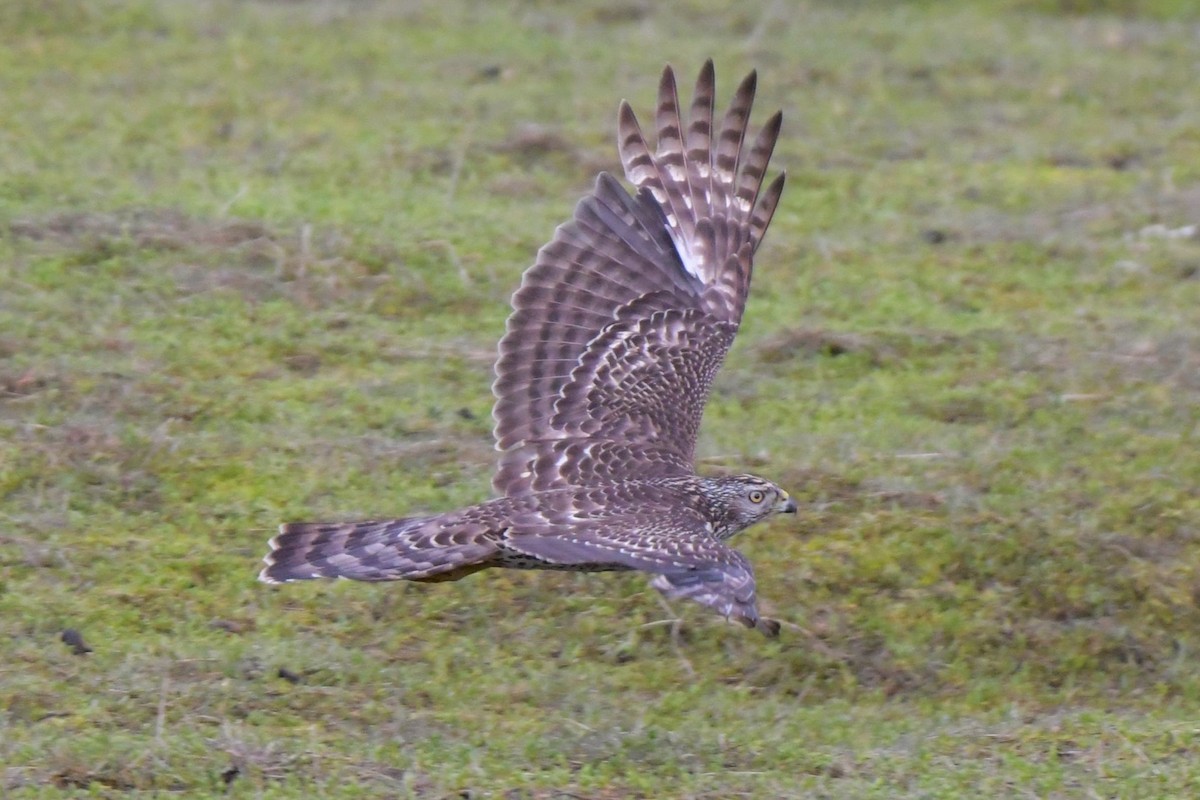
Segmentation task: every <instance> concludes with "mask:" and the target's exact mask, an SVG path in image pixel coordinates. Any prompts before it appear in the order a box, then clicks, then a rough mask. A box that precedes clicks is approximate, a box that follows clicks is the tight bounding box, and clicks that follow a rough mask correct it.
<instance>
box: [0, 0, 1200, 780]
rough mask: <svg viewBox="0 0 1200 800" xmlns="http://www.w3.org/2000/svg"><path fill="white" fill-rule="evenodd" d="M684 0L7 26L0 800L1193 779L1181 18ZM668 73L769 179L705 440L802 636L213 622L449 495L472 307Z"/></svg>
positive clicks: (85, 11) (1189, 136) (296, 612)
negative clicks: (325, 538) (761, 127)
mask: <svg viewBox="0 0 1200 800" xmlns="http://www.w3.org/2000/svg"><path fill="white" fill-rule="evenodd" d="M726 6H727V4H724V3H717V2H707V0H697V1H696V2H692V3H688V4H687V5H686V7H684V6H678V5H675V6H669V5H667V4H663V5H662V6H658V5H656V4H652V3H638V2H633V3H617V4H613V3H611V2H595V3H580V4H560V3H547V2H511V3H502V4H494V5H486V6H485V5H484V4H474V3H468V2H460V0H445V1H444V2H439V3H418V2H396V3H385V2H378V3H341V2H337V3H335V2H298V3H267V2H245V3H233V2H228V3H218V2H198V3H181V2H170V1H169V0H162V1H161V2H147V3H124V4H123V3H115V2H109V3H86V4H85V3H77V2H71V1H70V0H58V1H57V2H53V3H43V2H35V0H14V1H13V2H9V3H6V4H4V6H3V10H0V31H2V33H0V37H2V41H3V47H0V75H2V76H3V77H2V78H0V87H2V88H0V92H2V93H3V106H4V109H3V117H4V123H3V125H2V126H0V175H2V176H3V177H2V179H0V634H2V636H0V763H2V765H3V771H2V772H0V794H5V795H6V796H9V797H33V796H38V797H60V796H62V797H65V796H77V795H87V796H116V795H119V794H122V793H125V792H128V791H134V790H145V791H147V792H156V793H158V794H179V795H181V796H189V797H192V796H206V795H211V796H232V797H292V796H300V795H301V794H306V795H310V796H329V797H362V796H377V795H390V796H411V797H445V796H454V797H459V796H470V797H493V796H494V797H538V798H542V797H558V796H561V797H586V798H618V797H655V798H658V797H712V798H718V797H719V798H727V797H736V796H746V797H772V796H780V797H831V798H834V797H836V798H850V797H877V798H929V797H944V798H958V797H964V796H977V797H1005V798H1007V797H1018V796H1021V797H1062V798H1074V797H1105V798H1110V797H1111V798H1115V797H1127V798H1146V797H1188V796H1195V795H1196V794H1197V793H1200V660H1198V658H1197V650H1198V649H1200V613H1198V610H1197V603H1198V598H1200V543H1198V537H1200V491H1198V487H1200V455H1198V454H1197V447H1198V442H1197V424H1198V421H1200V324H1198V323H1200V311H1198V309H1200V240H1198V238H1197V236H1196V234H1195V233H1194V232H1193V233H1191V234H1190V235H1189V234H1188V232H1187V230H1186V226H1188V225H1195V224H1197V223H1200V102H1198V95H1197V92H1196V85H1195V76H1196V75H1197V74H1200V56H1198V53H1200V51H1198V50H1197V48H1196V29H1197V27H1196V26H1197V24H1200V22H1198V18H1197V17H1195V16H1190V15H1191V14H1192V12H1191V11H1190V10H1189V9H1190V4H1187V3H1183V2H1179V3H1177V4H1176V3H1171V2H1142V3H1136V4H1127V3H1115V2H1114V3H1106V2H1084V0H1077V1H1075V2H1067V1H1066V0H1061V1H1060V2H1053V1H1052V0H1042V1H1041V2H1035V1H1033V0H1030V1H1029V2H1021V1H1020V0H1013V2H1001V0H995V1H994V2H984V3H976V4H958V3H954V4H951V3H934V2H930V3H914V4H903V5H900V4H888V3H867V2H860V3H854V4H835V3H822V2H810V3H798V4H791V3H764V4H759V3H740V4H737V5H736V8H734V9H733V10H729V9H728V8H727V7H726ZM707 56H712V57H714V58H715V60H716V63H717V67H718V80H719V81H720V83H721V87H722V96H723V97H726V96H727V92H728V91H729V90H731V89H732V87H733V86H734V85H735V83H736V81H737V79H739V78H740V77H741V75H742V74H743V73H744V72H745V71H746V70H748V69H749V68H751V67H758V68H759V70H760V87H761V91H760V101H759V102H760V105H759V109H760V114H759V118H760V119H762V118H765V115H766V114H765V112H764V109H765V110H766V111H770V110H773V109H774V108H777V107H781V108H783V109H784V111H785V127H784V137H783V140H782V142H781V144H780V147H779V149H778V151H777V154H776V164H777V165H778V166H780V167H786V168H787V169H788V171H789V188H788V190H787V192H786V193H785V196H784V201H783V204H782V206H781V208H780V210H779V213H778V215H777V216H776V220H775V223H774V226H773V228H772V230H771V233H770V235H769V237H768V239H767V244H766V245H765V246H764V248H763V249H762V250H761V251H760V255H759V265H758V271H757V274H756V278H755V291H754V295H753V298H752V300H751V303H750V308H749V311H748V314H747V319H746V324H745V326H744V329H743V332H742V335H741V336H740V338H739V341H738V343H737V345H736V346H735V348H734V351H733V353H732V355H731V357H730V359H729V362H728V364H727V366H726V369H725V371H724V372H723V373H722V376H721V378H720V381H719V385H718V387H717V389H716V391H715V393H714V397H713V401H712V404H711V406H710V409H709V412H708V414H707V416H706V421H705V427H704V432H703V437H702V442H701V452H702V454H703V456H704V459H705V462H706V463H708V464H713V463H720V464H722V465H729V466H734V467H740V468H744V469H753V470H754V471H755V472H758V473H760V474H763V475H766V476H770V477H772V478H775V479H777V480H778V481H779V482H780V483H782V484H784V485H785V486H787V487H788V488H789V489H791V490H793V492H794V494H795V495H796V496H797V497H798V498H800V499H801V500H803V502H804V505H803V510H802V513H801V514H800V515H799V518H798V519H796V520H791V519H786V520H780V521H778V522H776V523H773V524H771V525H769V526H763V527H761V528H759V529H755V530H753V531H752V532H749V533H747V534H744V535H743V536H742V537H740V539H739V546H740V547H741V549H742V550H743V551H744V552H746V553H747V554H748V555H749V556H750V557H751V558H752V560H753V561H754V563H755V564H756V567H757V570H758V575H759V586H760V595H761V597H762V602H763V606H764V610H765V611H766V612H767V613H770V614H773V615H775V616H778V617H781V618H783V619H785V620H789V621H791V622H792V623H794V624H795V625H796V626H802V629H800V628H788V629H787V630H785V632H784V635H783V636H782V637H781V638H780V639H779V640H777V641H767V640H765V639H763V638H762V637H760V636H759V635H757V634H755V633H753V632H747V631H745V630H742V629H740V628H734V627H732V626H728V625H725V624H724V623H722V622H721V621H720V620H718V619H714V618H711V617H709V616H707V615H705V614H704V613H703V612H702V611H699V610H696V609H691V608H683V607H681V608H679V609H677V611H678V612H679V613H681V614H683V615H684V619H685V621H686V622H685V625H684V627H683V629H682V634H681V636H680V640H678V641H676V640H674V639H673V638H672V636H671V629H670V626H666V625H658V624H655V623H656V622H657V621H659V620H661V619H662V618H663V617H664V616H665V612H664V611H663V609H662V607H661V606H660V605H659V603H658V602H657V600H656V599H655V597H654V595H653V592H652V591H651V590H649V589H648V588H647V587H646V585H645V581H644V580H643V579H641V578H639V577H637V576H619V575H618V576H614V575H597V576H573V575H554V574H536V575H528V574H516V573H484V574H481V575H477V576H474V577H472V578H469V579H467V580H465V581H463V582H461V583H453V584H444V585H436V586H419V585H387V586H369V585H362V584H337V585H301V586H288V587H268V586H263V585H260V584H258V583H256V582H255V580H254V577H255V574H256V571H257V563H258V560H259V558H260V557H261V555H262V553H263V550H264V543H265V539H266V538H267V537H268V536H269V535H270V531H271V529H273V528H274V526H275V525H276V524H278V523H279V522H280V521H282V520H291V519H312V518H351V517H355V516H360V515H367V516H377V515H390V514H404V513H411V512H414V511H417V510H438V509H444V508H449V507H452V506H455V505H457V504H462V503H467V502H471V501H475V500H478V499H481V498H482V497H484V496H486V495H487V493H488V480H489V477H490V469H491V464H492V460H493V453H492V452H491V441H490V433H489V432H490V419H489V411H490V405H491V396H490V393H489V384H490V380H491V360H492V356H493V353H494V347H495V341H496V339H497V338H498V336H499V335H500V333H501V332H502V330H503V323H504V318H505V316H506V314H507V299H508V296H509V294H510V292H511V291H512V289H513V288H514V287H515V286H516V284H517V281H518V278H519V275H520V273H521V271H522V269H524V267H525V266H526V265H527V264H528V263H529V262H530V261H531V259H532V255H533V253H534V251H535V250H536V248H537V247H538V246H539V245H540V244H541V243H542V242H543V241H544V240H545V239H547V238H548V236H549V235H550V233H551V231H552V230H553V227H554V226H555V225H556V224H558V223H559V222H561V221H562V220H563V219H565V218H566V217H567V216H568V214H569V211H570V209H571V207H572V205H573V204H574V202H575V201H576V199H577V198H578V197H579V196H580V195H581V194H582V193H583V192H584V191H585V190H586V189H587V187H588V186H589V185H590V182H591V180H592V178H593V177H594V174H595V173H596V171H598V170H599V169H609V170H615V169H616V158H615V153H614V149H615V148H614V143H613V118H614V112H615V109H616V103H617V100H618V99H619V98H620V97H628V98H629V99H630V100H631V101H632V102H633V103H634V105H635V107H636V108H638V109H640V110H641V111H642V113H643V114H646V113H649V111H650V109H651V108H652V105H653V91H654V85H655V82H656V80H657V75H658V72H659V70H660V69H661V66H662V64H663V62H665V61H670V62H672V63H674V64H675V65H676V66H677V67H678V68H679V69H680V71H681V72H682V73H685V74H688V75H690V74H692V73H693V72H694V70H695V69H697V68H698V67H699V65H700V64H701V62H702V61H703V59H704V58H705V57H707ZM64 629H73V630H76V631H78V632H79V633H80V634H81V635H82V637H83V639H84V641H85V642H86V644H87V645H88V646H90V648H91V650H92V651H91V652H90V653H86V654H77V653H76V652H75V651H74V649H73V648H72V647H71V646H69V645H68V644H67V643H64V642H63V641H62V640H61V639H60V637H61V635H62V632H63V631H64ZM80 649H81V648H80Z"/></svg>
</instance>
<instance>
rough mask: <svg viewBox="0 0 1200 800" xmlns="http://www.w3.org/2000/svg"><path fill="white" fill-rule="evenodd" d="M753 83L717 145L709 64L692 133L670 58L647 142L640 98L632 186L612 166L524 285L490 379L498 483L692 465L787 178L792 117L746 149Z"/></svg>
mask: <svg viewBox="0 0 1200 800" xmlns="http://www.w3.org/2000/svg"><path fill="white" fill-rule="evenodd" d="M755 85H756V79H755V75H754V74H753V73H751V74H750V76H749V77H747V78H746V79H745V80H744V81H743V82H742V84H741V86H739V87H738V90H737V92H736V93H735V95H734V99H733V103H732V105H731V106H730V108H729V111H728V112H727V113H726V115H725V117H724V119H723V121H722V123H721V127H720V128H719V129H718V130H717V136H716V141H715V143H714V141H713V129H714V125H713V95H714V90H715V80H714V76H713V68H712V62H711V61H710V62H708V63H706V64H705V65H704V68H703V69H702V70H701V72H700V77H699V79H698V80H697V83H696V94H695V99H694V101H693V104H692V108H691V113H690V121H689V123H688V126H687V128H686V130H685V128H684V125H683V120H682V117H681V115H680V111H679V103H678V97H677V92H676V87H675V76H674V73H673V72H672V71H671V68H670V67H667V68H666V70H664V72H663V76H662V81H661V83H660V85H659V97H658V112H657V118H656V127H657V130H658V141H657V148H656V150H655V151H654V152H651V150H650V147H649V146H648V145H647V143H646V140H645V138H644V137H643V135H642V132H641V129H640V128H639V126H638V122H637V119H636V118H635V117H634V114H633V111H632V110H631V109H630V107H629V104H628V103H624V102H623V103H622V104H621V108H620V114H619V124H618V131H619V143H618V144H619V149H620V154H621V161H622V164H623V166H624V169H625V175H626V177H627V178H628V179H629V180H630V181H631V182H632V183H633V184H634V185H635V186H637V187H638V191H637V195H636V196H634V197H631V196H630V195H629V194H628V193H627V192H626V191H625V190H624V189H623V188H622V187H621V185H620V184H619V183H618V182H617V181H616V179H614V178H613V177H612V176H610V175H607V174H601V175H600V177H599V178H598V179H597V181H596V186H595V189H594V190H593V191H592V193H591V194H590V195H588V196H587V197H585V198H584V199H583V200H582V201H580V203H579V205H578V206H577V207H576V209H575V215H574V219H573V220H571V221H570V222H568V223H566V224H565V225H562V226H560V227H559V228H558V230H557V231H555V235H554V238H553V240H552V241H551V242H550V243H549V244H547V245H546V246H545V247H543V248H542V249H541V250H540V251H539V252H538V257H537V261H536V262H535V264H534V265H533V266H532V267H531V268H530V269H529V270H527V271H526V272H525V275H524V277H523V279H522V282H521V287H520V288H519V289H518V290H517V292H516V293H515V294H514V295H513V313H512V315H511V316H510V317H509V320H508V329H507V333H506V334H505V336H504V338H503V339H501V341H500V357H499V360H498V361H497V363H496V382H495V384H494V386H493V391H494V392H495V395H496V405H495V409H494V411H493V416H494V417H495V422H496V425H495V435H496V447H497V449H498V450H500V451H501V452H502V455H501V457H500V464H499V467H498V470H497V473H496V476H495V478H494V479H493V486H494V487H495V489H496V490H497V491H498V492H501V493H502V494H505V495H507V496H510V497H511V496H517V495H522V494H526V493H529V492H532V491H542V490H547V489H554V488H562V487H567V486H589V485H595V484H598V483H605V482H609V481H613V480H624V479H631V478H638V477H642V478H648V477H661V476H664V475H675V474H679V475H683V474H690V473H691V472H692V469H693V451H694V448H695V442H696V435H697V432H698V430H699V426H700V418H701V415H702V414H703V411H704V404H705V402H706V401H707V399H708V392H709V387H710V385H711V382H712V379H713V376H714V375H715V374H716V372H717V370H718V369H719V368H720V366H721V362H722V361H723V360H724V358H725V353H726V352H727V351H728V349H729V346H730V344H731V343H732V342H733V337H734V334H735V333H736V332H737V328H738V325H739V323H740V322H741V317H742V312H743V310H744V309H745V305H746V296H747V293H748V292H749V288H750V274H751V260H752V258H753V255H754V251H755V250H756V249H757V247H758V245H759V243H760V242H761V240H762V236H763V234H764V233H765V231H766V229H767V225H768V224H769V223H770V220H771V216H772V214H773V213H774V210H775V206H776V204H777V203H778V201H779V195H780V193H781V192H782V190H783V175H780V176H779V177H778V178H777V179H776V180H775V181H774V182H773V183H772V184H771V185H770V186H769V187H768V188H767V190H766V191H765V192H763V193H761V196H760V189H761V187H762V181H763V176H764V174H765V172H766V168H767V163H768V161H769V160H770V157H771V152H772V150H773V148H774V145H775V140H776V138H777V137H778V135H779V125H780V120H781V116H780V114H778V113H777V114H775V116H773V117H772V118H771V119H770V120H769V121H768V122H767V124H766V125H765V126H764V128H763V130H762V131H761V132H760V133H759V135H758V136H757V138H756V139H755V141H754V144H753V146H752V147H751V148H750V149H749V152H743V151H744V149H745V148H744V147H743V140H744V138H745V132H746V123H747V120H748V118H749V115H750V106H751V104H752V102H753V99H754V91H755Z"/></svg>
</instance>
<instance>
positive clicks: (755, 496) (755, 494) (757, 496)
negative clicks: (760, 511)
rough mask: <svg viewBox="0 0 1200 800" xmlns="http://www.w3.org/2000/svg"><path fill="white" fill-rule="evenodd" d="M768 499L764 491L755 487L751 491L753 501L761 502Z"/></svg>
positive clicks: (751, 500)
mask: <svg viewBox="0 0 1200 800" xmlns="http://www.w3.org/2000/svg"><path fill="white" fill-rule="evenodd" d="M766 499H767V496H766V495H765V494H763V493H762V492H760V491H759V490H758V489H755V490H754V491H753V492H751V493H750V502H751V503H761V502H762V501H763V500H766Z"/></svg>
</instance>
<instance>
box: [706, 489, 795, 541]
mask: <svg viewBox="0 0 1200 800" xmlns="http://www.w3.org/2000/svg"><path fill="white" fill-rule="evenodd" d="M701 481H702V482H703V484H704V493H705V495H706V498H707V499H708V500H709V501H710V502H711V503H712V504H713V506H714V509H713V510H714V511H716V512H717V513H716V514H715V515H714V516H715V517H716V518H717V519H718V520H719V522H716V524H715V525H714V526H713V527H714V531H713V532H714V533H716V534H717V536H719V537H721V538H722V539H723V538H725V537H727V536H732V535H733V534H735V533H737V532H738V531H740V530H743V529H744V528H748V527H750V526H751V525H753V524H754V523H756V522H761V521H762V520H764V519H766V518H767V517H770V516H773V515H775V514H795V513H796V501H795V500H793V499H792V498H791V497H789V496H788V493H787V492H785V491H784V490H783V489H780V488H779V487H778V486H776V485H775V484H773V483H771V482H770V481H768V480H764V479H763V478H759V477H756V476H754V475H730V476H728V477H722V478H701Z"/></svg>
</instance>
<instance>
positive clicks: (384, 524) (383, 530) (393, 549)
mask: <svg viewBox="0 0 1200 800" xmlns="http://www.w3.org/2000/svg"><path fill="white" fill-rule="evenodd" d="M437 520H438V518H437V517H411V518H408V519H392V520H379V521H375V520H372V521H366V522H342V523H338V522H332V523H326V522H289V523H286V524H284V525H281V526H279V535H277V536H275V537H274V538H273V539H271V541H270V543H269V544H270V552H268V553H267V555H266V557H264V558H263V563H264V564H265V566H264V567H263V569H262V572H260V573H259V575H258V579H259V580H260V581H263V582H264V583H286V582H289V581H304V580H312V579H315V578H348V579H350V580H356V581H395V580H414V581H440V580H456V579H457V578H461V577H463V576H464V575H467V574H470V573H471V572H475V571H477V570H479V569H483V568H485V567H486V566H489V563H488V562H489V559H490V557H491V556H492V555H493V554H494V553H495V550H496V548H495V545H494V544H492V543H491V542H488V541H486V540H475V541H470V540H468V541H461V540H460V541H454V539H455V538H456V537H454V536H453V534H452V532H449V531H446V530H445V529H442V528H440V527H439V526H438V524H437ZM447 534H450V535H447Z"/></svg>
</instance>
